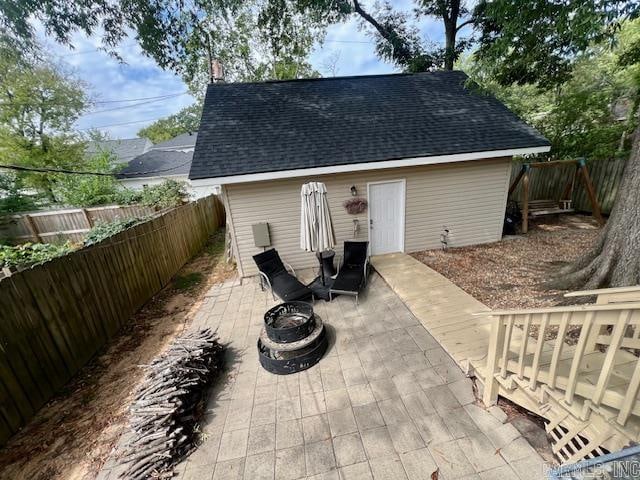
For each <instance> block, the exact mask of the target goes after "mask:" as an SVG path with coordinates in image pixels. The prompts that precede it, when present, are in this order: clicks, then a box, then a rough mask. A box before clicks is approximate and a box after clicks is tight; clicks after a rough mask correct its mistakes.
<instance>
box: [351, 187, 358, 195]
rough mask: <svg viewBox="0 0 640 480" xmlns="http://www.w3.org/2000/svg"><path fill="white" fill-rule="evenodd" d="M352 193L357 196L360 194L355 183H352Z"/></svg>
mask: <svg viewBox="0 0 640 480" xmlns="http://www.w3.org/2000/svg"><path fill="white" fill-rule="evenodd" d="M351 195H352V196H354V197H356V196H357V195H358V189H357V188H356V186H355V185H351Z"/></svg>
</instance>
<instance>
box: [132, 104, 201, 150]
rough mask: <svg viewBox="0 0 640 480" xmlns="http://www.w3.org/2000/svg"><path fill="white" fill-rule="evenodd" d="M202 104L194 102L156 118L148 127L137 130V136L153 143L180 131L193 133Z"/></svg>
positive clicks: (166, 138) (173, 135)
mask: <svg viewBox="0 0 640 480" xmlns="http://www.w3.org/2000/svg"><path fill="white" fill-rule="evenodd" d="M201 114H202V104H201V103H200V102H196V103H194V104H193V105H189V106H188V107H185V108H183V109H182V110H180V111H179V112H178V113H174V114H173V115H169V116H168V117H164V118H161V119H160V120H156V121H155V122H153V123H152V124H151V125H149V126H148V127H144V128H142V129H140V130H138V136H139V137H146V138H148V139H149V140H151V141H152V142H153V143H159V142H164V141H165V140H169V139H170V138H173V137H176V136H178V135H180V134H181V133H194V132H197V131H198V126H199V125H200V115H201Z"/></svg>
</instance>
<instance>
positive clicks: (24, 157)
mask: <svg viewBox="0 0 640 480" xmlns="http://www.w3.org/2000/svg"><path fill="white" fill-rule="evenodd" d="M88 105H89V101H88V98H87V96H86V95H85V93H84V86H83V84H82V83H81V82H79V81H78V80H76V79H74V78H73V76H72V75H70V74H68V72H65V71H64V70H62V69H61V68H60V67H58V66H56V65H54V64H51V63H49V62H48V61H46V60H43V59H41V58H38V57H32V56H28V55H24V54H23V53H21V52H20V51H19V50H17V49H16V48H14V47H13V46H12V45H7V44H5V43H2V42H1V40H0V152H1V155H0V163H4V164H18V165H22V166H28V167H45V168H74V167H77V166H78V164H79V162H80V161H81V159H82V158H83V156H84V144H83V143H82V142H81V141H80V139H78V138H77V137H76V136H75V134H74V133H73V123H74V122H75V121H76V120H77V119H78V117H79V116H80V115H81V114H82V112H83V111H85V109H86V108H87V107H88ZM19 178H20V180H21V182H23V184H24V185H25V186H26V187H28V188H32V189H35V190H37V191H39V192H42V193H44V194H45V195H46V196H47V197H48V198H49V200H50V201H55V200H56V194H55V183H56V178H57V177H56V175H54V174H41V173H38V174H20V175H19Z"/></svg>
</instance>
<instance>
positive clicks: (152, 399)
mask: <svg viewBox="0 0 640 480" xmlns="http://www.w3.org/2000/svg"><path fill="white" fill-rule="evenodd" d="M223 350H224V348H223V346H222V345H221V344H220V343H219V342H218V339H217V337H216V335H215V334H214V333H213V332H212V331H211V330H209V329H204V330H198V331H194V332H190V333H187V334H185V335H182V336H181V337H178V338H176V339H175V340H174V341H173V342H172V344H171V345H170V346H169V348H168V349H167V350H166V351H165V352H164V353H162V354H161V355H159V356H158V357H156V358H155V359H154V360H153V362H152V363H151V364H150V365H148V366H147V367H146V370H147V375H146V377H145V379H144V381H143V382H142V385H141V386H140V387H139V389H138V391H137V392H136V396H135V401H134V403H133V405H132V406H131V408H130V420H129V426H130V429H131V434H132V435H131V436H132V439H131V440H130V441H129V443H127V444H126V445H125V447H124V451H123V455H122V457H121V458H120V459H119V463H120V464H121V465H126V467H125V469H124V471H123V473H122V475H121V478H127V479H131V480H135V479H145V478H168V477H170V476H172V471H173V466H174V465H175V464H176V463H178V461H180V459H182V458H183V457H184V456H185V455H188V454H189V453H190V452H191V451H192V450H193V449H194V448H195V446H196V442H197V440H198V439H197V433H198V431H199V425H198V419H199V418H200V417H201V415H202V412H203V410H204V408H203V407H204V402H205V400H206V393H207V391H208V389H209V386H210V385H211V383H212V381H213V380H214V378H215V377H216V376H217V375H218V373H219V372H220V370H221V368H222V360H223Z"/></svg>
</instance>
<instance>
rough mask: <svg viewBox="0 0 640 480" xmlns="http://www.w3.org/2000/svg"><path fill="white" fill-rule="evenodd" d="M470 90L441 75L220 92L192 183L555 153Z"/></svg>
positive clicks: (453, 75) (237, 86) (207, 112)
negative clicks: (474, 155)
mask: <svg viewBox="0 0 640 480" xmlns="http://www.w3.org/2000/svg"><path fill="white" fill-rule="evenodd" d="M466 82H467V76H466V75H465V74H464V73H463V72H445V71H441V72H432V73H419V74H393V75H374V76H360V77H342V78H340V77H336V78H322V79H307V80H291V81H273V82H264V83H229V84H225V83H216V84H211V85H209V87H208V89H207V95H206V99H205V102H204V110H203V115H202V120H201V123H200V130H199V133H198V141H197V143H196V147H195V152H194V157H193V164H192V166H191V172H190V175H189V176H190V178H191V179H205V178H216V179H218V180H220V179H223V178H224V177H227V179H230V178H231V177H233V176H244V178H247V176H248V175H251V176H252V177H255V179H258V178H263V177H264V176H263V177H261V176H260V175H256V174H264V173H265V172H280V173H282V172H283V171H287V172H291V171H292V170H301V169H304V170H305V171H308V169H314V170H312V171H309V173H313V172H315V173H322V172H325V170H327V172H326V173H329V170H330V169H327V168H325V169H324V170H322V169H319V168H318V167H334V166H349V168H343V169H342V170H341V171H349V169H351V170H357V169H360V168H355V167H352V166H353V165H355V164H365V163H370V162H385V161H387V162H388V161H390V160H398V159H409V158H424V157H434V156H445V155H447V156H448V155H454V154H465V153H469V152H487V151H496V152H497V153H502V154H505V155H508V154H513V152H511V151H512V150H516V149H519V153H532V151H546V150H548V149H549V142H548V141H547V140H546V139H545V138H544V137H543V136H542V135H540V134H539V133H538V132H537V131H536V130H534V129H533V128H532V127H530V126H528V125H526V124H525V123H524V122H523V121H521V120H520V119H519V118H518V117H517V116H516V115H515V114H513V113H512V112H511V111H510V110H508V109H507V108H506V107H505V106H504V105H503V104H502V103H500V102H499V101H498V100H496V99H495V98H493V97H492V96H490V95H487V94H484V93H481V92H479V91H475V90H474V89H473V88H469V87H467V86H466ZM532 147H536V148H532ZM524 149H529V150H530V151H529V150H527V151H525V150H524ZM520 150H522V151H521V152H520ZM505 151H507V153H505ZM465 158H466V157H465ZM484 158H486V155H485V157H484ZM466 159H470V158H466ZM443 161H444V160H443ZM448 161H451V160H448ZM425 163H428V162H425ZM379 166H380V167H382V166H383V165H382V164H380V165H379ZM384 166H391V165H384ZM368 168H369V167H368ZM371 168H379V167H375V166H373V167H371ZM294 173H295V174H300V172H294ZM291 176H294V175H291ZM275 177H277V175H271V176H270V177H269V178H275ZM238 181H240V180H238ZM244 181H246V180H244Z"/></svg>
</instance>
